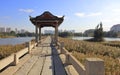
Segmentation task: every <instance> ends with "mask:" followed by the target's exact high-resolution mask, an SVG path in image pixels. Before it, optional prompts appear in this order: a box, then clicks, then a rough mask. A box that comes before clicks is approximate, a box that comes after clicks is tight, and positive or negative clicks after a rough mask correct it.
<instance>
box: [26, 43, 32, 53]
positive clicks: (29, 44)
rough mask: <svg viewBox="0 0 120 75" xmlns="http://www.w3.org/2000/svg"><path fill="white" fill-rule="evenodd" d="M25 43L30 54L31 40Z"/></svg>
mask: <svg viewBox="0 0 120 75" xmlns="http://www.w3.org/2000/svg"><path fill="white" fill-rule="evenodd" d="M27 44H28V53H29V54H30V53H31V47H30V46H31V42H28V43H27Z"/></svg>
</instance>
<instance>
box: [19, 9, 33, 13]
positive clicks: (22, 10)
mask: <svg viewBox="0 0 120 75" xmlns="http://www.w3.org/2000/svg"><path fill="white" fill-rule="evenodd" d="M19 11H21V12H25V13H32V12H34V10H33V9H19Z"/></svg>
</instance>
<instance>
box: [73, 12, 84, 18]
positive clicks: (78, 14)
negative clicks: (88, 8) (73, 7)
mask: <svg viewBox="0 0 120 75" xmlns="http://www.w3.org/2000/svg"><path fill="white" fill-rule="evenodd" d="M75 15H76V16H78V17H84V16H85V13H75Z"/></svg>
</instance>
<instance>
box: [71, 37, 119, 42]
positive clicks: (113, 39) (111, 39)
mask: <svg viewBox="0 0 120 75" xmlns="http://www.w3.org/2000/svg"><path fill="white" fill-rule="evenodd" d="M91 38H93V37H73V38H72V39H74V40H87V39H91ZM104 39H105V40H106V41H120V38H104Z"/></svg>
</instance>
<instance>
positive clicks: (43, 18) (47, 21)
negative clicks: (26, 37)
mask: <svg viewBox="0 0 120 75" xmlns="http://www.w3.org/2000/svg"><path fill="white" fill-rule="evenodd" d="M63 20H64V16H62V17H57V16H54V15H53V14H51V13H50V12H49V11H45V12H44V13H43V14H41V15H40V16H36V17H31V16H30V21H31V22H32V24H33V25H35V33H36V38H35V39H36V42H39V40H41V28H43V27H53V28H55V41H56V42H57V41H58V27H59V26H60V24H61V23H62V22H63ZM38 30H39V32H38Z"/></svg>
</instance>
